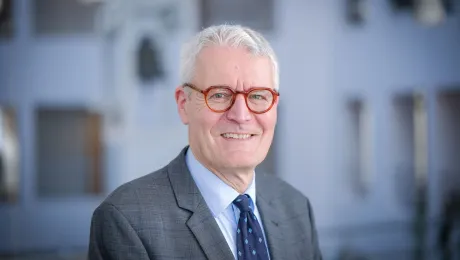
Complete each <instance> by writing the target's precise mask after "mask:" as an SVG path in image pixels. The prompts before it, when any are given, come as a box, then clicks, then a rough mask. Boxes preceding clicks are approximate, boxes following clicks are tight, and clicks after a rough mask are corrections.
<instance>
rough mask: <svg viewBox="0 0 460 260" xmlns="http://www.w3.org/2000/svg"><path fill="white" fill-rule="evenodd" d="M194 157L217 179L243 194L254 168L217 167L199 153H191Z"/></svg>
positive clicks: (249, 182)
mask: <svg viewBox="0 0 460 260" xmlns="http://www.w3.org/2000/svg"><path fill="white" fill-rule="evenodd" d="M193 155H194V157H195V159H196V160H198V161H199V162H200V163H201V164H202V165H203V166H204V167H205V168H206V169H208V170H209V171H211V172H212V173H213V174H214V175H216V176H217V177H218V178H219V179H221V180H222V181H223V182H225V183H226V184H227V185H229V186H230V187H232V188H233V189H234V190H236V191H237V192H238V193H239V194H243V193H244V192H245V191H246V190H247V189H248V187H249V185H250V184H251V182H252V180H253V178H254V172H255V171H254V169H253V168H248V167H239V168H224V169H222V168H219V167H215V166H214V165H212V163H211V162H208V161H206V160H204V158H201V156H200V154H199V153H198V154H195V153H194V154H193Z"/></svg>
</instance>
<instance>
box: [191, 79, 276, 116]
mask: <svg viewBox="0 0 460 260" xmlns="http://www.w3.org/2000/svg"><path fill="white" fill-rule="evenodd" d="M183 87H189V88H191V89H193V90H195V91H198V92H200V93H202V94H203V95H204V96H205V100H206V105H207V106H208V108H209V109H211V110H212V111H213V112H216V113H223V112H225V111H228V110H229V109H230V108H231V107H232V106H233V104H234V103H235V100H236V95H238V94H242V95H244V100H245V101H246V106H247V108H248V109H249V111H251V112H252V113H255V114H263V113H265V112H267V111H269V110H270V109H271V108H272V107H273V105H274V104H275V102H276V99H277V98H278V97H279V95H280V94H279V93H278V92H277V91H275V90H273V89H271V88H251V89H249V90H248V91H234V90H233V89H231V88H229V87H226V86H212V87H209V88H207V89H205V90H201V89H199V88H197V87H196V86H194V85H192V84H190V83H185V84H183Z"/></svg>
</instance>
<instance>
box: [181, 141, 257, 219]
mask: <svg viewBox="0 0 460 260" xmlns="http://www.w3.org/2000/svg"><path fill="white" fill-rule="evenodd" d="M185 161H186V163H187V166H188V169H189V171H190V173H191V175H192V177H193V180H194V181H195V183H196V185H197V186H198V189H199V190H200V192H201V194H202V195H203V198H204V200H205V201H206V204H207V205H208V207H209V209H210V210H211V212H212V214H213V215H214V217H217V216H218V215H219V214H220V213H222V212H223V211H224V210H225V209H226V208H227V207H228V206H230V205H231V204H232V203H233V200H235V199H236V197H238V195H239V193H238V192H237V191H236V190H234V189H233V188H232V187H230V186H229V185H228V184H226V183H225V182H223V181H222V180H221V179H220V178H219V177H217V176H216V175H215V174H214V173H212V172H211V171H209V170H208V169H207V168H206V167H204V166H203V165H202V164H201V163H200V162H199V161H198V160H197V159H196V158H195V156H194V155H193V152H192V149H190V147H189V149H188V150H187V153H186V155H185ZM245 194H248V195H249V196H250V197H251V199H252V202H253V203H254V204H255V203H256V180H255V174H254V175H253V179H252V182H251V184H250V185H249V187H248V189H247V190H246V192H245Z"/></svg>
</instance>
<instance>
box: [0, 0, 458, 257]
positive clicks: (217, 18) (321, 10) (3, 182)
mask: <svg viewBox="0 0 460 260" xmlns="http://www.w3.org/2000/svg"><path fill="white" fill-rule="evenodd" d="M224 22H229V23H237V24H243V25H247V26H251V27H252V28H254V29H257V30H259V31H261V32H262V33H263V34H264V35H265V36H266V37H267V39H268V40H269V41H271V43H272V45H273V48H274V49H275V51H276V52H277V55H278V58H279V63H280V73H281V74H280V80H281V85H280V92H281V99H280V104H279V121H278V125H277V132H276V136H275V140H274V144H273V146H272V148H271V150H270V153H269V156H268V158H267V159H266V160H265V162H264V163H263V164H262V165H260V166H259V169H258V170H259V171H266V172H268V173H271V174H274V175H276V176H278V177H280V178H282V179H284V180H286V181H287V182H289V183H290V184H292V185H293V186H294V187H296V188H297V189H299V190H300V191H302V192H303V193H304V194H305V195H307V196H308V197H309V198H310V200H311V202H312V204H313V208H314V213H315V217H316V224H317V228H318V233H319V238H320V245H321V249H322V251H323V256H324V259H337V260H339V259H346V260H355V259H356V260H357V259H360V260H365V259H366V260H367V259H368V260H377V259H393V260H397V259H416V260H418V259H420V260H422V259H460V221H459V219H460V195H458V192H459V191H460V1H457V0H373V1H371V0H340V1H339V0H282V1H281V0H231V1H228V0H0V259H85V254H86V250H87V245H88V241H89V227H90V219H91V215H92V212H93V210H94V209H95V208H96V207H97V206H98V205H99V203H100V202H101V201H102V200H103V199H104V198H105V197H106V196H107V195H108V194H109V193H110V192H111V191H113V190H114V189H115V188H116V187H118V186H119V185H121V184H122V183H125V182H127V181H130V180H132V179H134V178H137V177H140V176H142V175H145V174H148V173H150V172H152V171H154V170H156V169H158V168H160V167H162V166H164V165H166V164H167V163H168V162H169V161H170V160H171V159H173V158H174V157H175V156H176V155H177V154H178V153H179V151H180V150H181V149H182V148H183V147H184V146H185V145H186V144H187V132H186V131H187V129H186V127H185V126H183V125H182V124H181V122H180V120H179V117H178V115H177V111H176V104H175V101H174V89H175V87H176V86H177V85H178V84H180V83H181V82H179V77H178V74H179V51H180V46H181V44H182V42H183V41H185V40H187V39H188V38H189V37H191V36H192V35H193V34H195V33H196V32H198V31H199V30H200V29H201V28H203V27H205V26H208V25H211V24H218V23H224Z"/></svg>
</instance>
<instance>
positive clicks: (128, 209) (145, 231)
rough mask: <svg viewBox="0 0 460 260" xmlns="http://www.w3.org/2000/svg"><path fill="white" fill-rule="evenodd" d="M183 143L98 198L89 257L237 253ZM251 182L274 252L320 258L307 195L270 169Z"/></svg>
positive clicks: (228, 256)
mask: <svg viewBox="0 0 460 260" xmlns="http://www.w3.org/2000/svg"><path fill="white" fill-rule="evenodd" d="M186 149H187V147H186V148H184V149H183V150H182V152H181V153H180V154H179V156H177V157H176V158H175V159H174V160H172V161H171V162H170V163H169V165H167V166H165V167H164V168H162V169H160V170H158V171H156V172H153V173H151V174H148V175H145V176H143V177H141V178H138V179H136V180H133V181H131V182H128V183H126V184H124V185H122V186H120V187H119V188H118V189H116V190H115V191H114V192H113V193H112V194H110V195H109V196H108V198H107V199H106V200H105V201H103V202H102V203H101V205H100V206H99V207H98V208H97V209H96V210H95V211H94V214H93V217H92V221H91V231H90V233H91V234H90V242H89V252H88V259H136V260H143V259H216V260H232V259H234V257H233V254H232V252H231V250H230V248H229V247H228V244H227V241H226V240H225V238H224V236H223V235H222V232H221V231H220V229H219V226H218V225H217V222H216V221H215V220H214V217H213V216H212V213H211V211H210V210H209V208H208V206H207V205H206V202H205V200H204V199H203V197H202V196H201V193H200V192H199V190H198V188H197V186H196V184H195V182H194V180H193V178H192V176H191V174H190V172H189V170H188V168H187V165H186V163H185V152H186ZM256 183H257V207H258V208H259V211H260V214H261V217H262V222H263V224H264V229H265V233H266V236H267V242H268V247H269V251H270V256H271V259H272V260H278V259H289V260H292V259H311V260H317V259H322V258H321V253H320V250H319V247H318V238H317V234H316V228H315V224H314V223H315V222H314V218H313V212H312V209H311V206H310V203H309V201H308V199H307V198H306V197H304V196H303V195H302V194H301V193H300V192H298V191H297V190H295V189H294V188H292V187H291V186H289V185H288V184H286V183H285V182H282V181H281V180H278V179H277V178H275V177H273V176H269V175H263V174H259V173H257V174H256Z"/></svg>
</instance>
